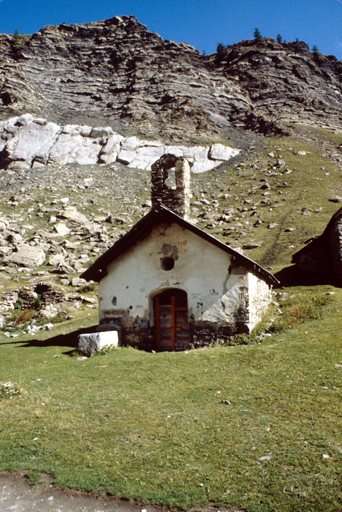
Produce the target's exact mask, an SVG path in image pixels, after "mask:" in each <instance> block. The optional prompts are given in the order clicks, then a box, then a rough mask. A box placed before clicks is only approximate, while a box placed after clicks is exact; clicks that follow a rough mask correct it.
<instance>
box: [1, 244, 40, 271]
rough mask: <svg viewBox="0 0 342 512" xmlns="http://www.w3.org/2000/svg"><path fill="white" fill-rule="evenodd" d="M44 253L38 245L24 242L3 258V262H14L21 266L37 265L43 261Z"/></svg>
mask: <svg viewBox="0 0 342 512" xmlns="http://www.w3.org/2000/svg"><path fill="white" fill-rule="evenodd" d="M45 257H46V256H45V253H44V251H43V249H42V248H40V247H39V246H35V247H33V246H31V245H26V244H21V245H18V247H17V252H13V253H12V254H10V255H9V256H6V258H4V260H3V261H4V263H15V264H16V265H21V266H22V267H39V265H42V264H43V263H44V261H45Z"/></svg>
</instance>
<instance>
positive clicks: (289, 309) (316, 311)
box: [268, 293, 330, 332]
mask: <svg viewBox="0 0 342 512" xmlns="http://www.w3.org/2000/svg"><path fill="white" fill-rule="evenodd" d="M329 300H330V299H329V297H328V296H326V295H325V294H318V295H312V294H310V295H304V294H301V293H299V294H298V295H293V296H291V297H290V298H288V299H287V300H286V301H284V302H283V303H282V305H281V309H282V314H281V315H280V316H278V317H277V319H276V320H275V322H274V323H273V324H272V325H271V326H270V328H269V329H268V331H269V332H283V331H286V330H288V329H293V328H294V327H296V326H297V325H300V324H303V323H304V322H306V321H309V320H317V319H318V318H320V317H321V314H322V311H321V308H322V306H324V305H326V304H327V303H328V301H329Z"/></svg>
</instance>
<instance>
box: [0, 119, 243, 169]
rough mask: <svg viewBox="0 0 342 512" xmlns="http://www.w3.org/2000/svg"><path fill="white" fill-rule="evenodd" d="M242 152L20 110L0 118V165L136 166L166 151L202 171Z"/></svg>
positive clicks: (149, 163)
mask: <svg viewBox="0 0 342 512" xmlns="http://www.w3.org/2000/svg"><path fill="white" fill-rule="evenodd" d="M239 152H240V150H238V149H233V148H231V147H228V146H224V145H222V144H218V143H216V144H212V145H211V146H192V147H186V146H177V145H173V146H168V145H166V144H162V143H161V142H159V141H156V140H140V139H138V138H137V137H123V136H122V135H119V134H118V133H116V132H114V131H113V130H112V128H110V127H105V128H101V127H100V128H99V127H97V128H92V127H91V126H79V125H66V126H59V125H57V124H56V123H52V122H48V121H47V119H43V118H41V117H40V118H37V117H33V116H32V115H31V114H24V115H22V116H20V117H14V118H11V119H9V120H8V121H2V122H0V155H1V159H0V168H9V169H16V170H20V169H27V168H29V167H41V166H45V165H49V164H53V165H66V164H73V163H76V164H80V165H91V164H97V163H102V164H110V163H113V162H116V161H117V162H119V163H122V164H124V165H128V166H129V167H134V168H137V169H143V170H151V166H152V164H153V163H154V162H156V161H157V160H158V159H159V158H160V157H161V156H163V155H165V154H171V155H175V156H177V157H184V158H186V159H187V160H188V161H189V162H190V164H191V168H192V172H194V173H201V172H205V171H208V170H210V169H213V168H214V167H217V166H218V165H220V164H221V163H222V162H224V161H227V160H229V159H230V158H232V157H233V156H236V155H237V154H238V153H239Z"/></svg>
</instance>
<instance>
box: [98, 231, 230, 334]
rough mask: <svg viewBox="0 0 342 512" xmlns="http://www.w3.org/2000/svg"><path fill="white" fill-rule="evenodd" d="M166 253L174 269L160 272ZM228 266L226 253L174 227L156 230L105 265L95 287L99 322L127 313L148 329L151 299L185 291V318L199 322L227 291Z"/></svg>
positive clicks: (151, 317) (228, 260)
mask: <svg viewBox="0 0 342 512" xmlns="http://www.w3.org/2000/svg"><path fill="white" fill-rule="evenodd" d="M168 246H169V247H168ZM172 253H173V254H174V256H175V265H174V268H173V269H172V270H170V271H165V270H162V268H161V263H160V261H161V258H162V257H163V256H164V255H165V256H168V255H171V254H172ZM229 266H230V256H229V254H227V253H225V252H224V251H222V250H221V249H219V248H217V247H215V246H213V245H212V244H210V243H209V242H207V241H205V240H203V239H201V238H200V237H198V236H196V235H195V234H193V233H192V232H191V231H188V230H186V229H183V228H181V227H180V226H179V225H178V224H172V225H171V226H170V225H165V226H164V225H162V226H159V227H158V228H156V229H154V230H153V231H152V232H151V233H150V235H149V236H148V237H147V238H146V239H144V240H143V241H141V242H139V243H138V244H137V245H136V246H135V247H133V248H132V249H130V250H129V251H128V252H126V253H125V254H122V255H121V256H120V257H119V258H118V259H117V260H115V261H114V262H113V263H112V264H110V265H109V267H108V269H107V270H108V275H107V276H106V277H105V278H103V279H102V280H101V282H100V284H99V304H100V319H103V318H105V317H106V316H108V317H110V316H113V315H115V314H116V313H115V312H117V313H118V314H120V310H128V311H129V312H130V314H129V316H131V317H133V318H135V317H140V318H145V319H148V320H150V322H151V325H153V314H152V304H151V302H152V301H151V296H154V295H155V294H157V293H159V292H160V291H162V290H164V289H166V288H180V289H183V290H185V291H186V292H187V294H188V307H189V317H190V315H193V317H194V319H195V320H200V319H203V318H205V316H206V312H208V311H209V310H210V308H212V307H213V305H214V304H215V303H216V302H217V301H219V300H220V298H221V297H222V296H223V295H225V293H226V292H227V279H228V278H229V276H228V269H229ZM229 286H230V285H229ZM113 297H116V301H115V299H114V300H113Z"/></svg>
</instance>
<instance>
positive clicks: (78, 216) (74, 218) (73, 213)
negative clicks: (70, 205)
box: [58, 210, 89, 225]
mask: <svg viewBox="0 0 342 512" xmlns="http://www.w3.org/2000/svg"><path fill="white" fill-rule="evenodd" d="M58 218H59V219H65V220H66V221H67V223H68V221H69V222H71V223H74V224H79V225H84V224H88V223H89V221H88V219H87V217H86V216H85V215H83V213H80V212H78V211H77V210H65V211H63V212H61V213H60V214H59V215H58Z"/></svg>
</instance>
